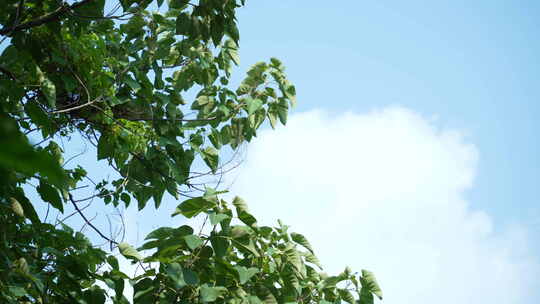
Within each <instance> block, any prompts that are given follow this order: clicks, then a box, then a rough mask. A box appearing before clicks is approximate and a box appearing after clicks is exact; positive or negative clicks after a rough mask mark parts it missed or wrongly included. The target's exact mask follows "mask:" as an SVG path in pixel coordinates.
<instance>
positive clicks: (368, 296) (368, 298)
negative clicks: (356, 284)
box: [359, 287, 374, 304]
mask: <svg viewBox="0 0 540 304" xmlns="http://www.w3.org/2000/svg"><path fill="white" fill-rule="evenodd" d="M359 302H360V304H373V302H374V301H373V293H371V291H369V288H364V287H362V288H361V289H360V298H359Z"/></svg>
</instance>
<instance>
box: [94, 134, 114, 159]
mask: <svg viewBox="0 0 540 304" xmlns="http://www.w3.org/2000/svg"><path fill="white" fill-rule="evenodd" d="M115 148H116V146H115V140H114V137H112V136H111V134H109V133H103V134H101V136H100V137H99V141H98V145H97V159H98V160H100V159H105V158H108V157H113V156H114V151H115Z"/></svg>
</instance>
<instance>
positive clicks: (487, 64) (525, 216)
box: [239, 1, 540, 239]
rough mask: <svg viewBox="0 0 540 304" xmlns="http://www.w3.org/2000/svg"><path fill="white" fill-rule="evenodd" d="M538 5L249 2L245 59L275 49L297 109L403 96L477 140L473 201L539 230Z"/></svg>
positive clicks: (363, 106) (346, 107)
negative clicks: (296, 99)
mask: <svg viewBox="0 0 540 304" xmlns="http://www.w3.org/2000/svg"><path fill="white" fill-rule="evenodd" d="M539 15H540V4H539V3H538V2H535V1H344V2H340V3H339V4H338V3H333V4H331V5H330V4H329V3H328V2H327V1H325V2H323V1H310V2H309V4H307V3H306V2H303V1H279V2H275V1H273V2H269V1H258V2H257V1H251V2H250V3H248V5H247V6H246V7H245V8H244V9H242V10H240V14H239V21H240V30H241V34H242V36H241V57H242V64H243V66H244V67H246V66H249V65H250V64H252V63H253V62H256V61H260V60H263V59H266V58H268V57H270V56H276V57H278V58H280V59H282V60H283V61H284V63H285V65H286V66H287V72H288V75H289V77H290V78H291V79H292V81H293V82H294V83H295V84H296V86H297V92H298V97H299V101H300V102H299V106H298V108H297V109H296V110H295V111H297V112H302V111H305V110H310V109H313V108H321V109H325V110H327V111H330V112H343V111H356V112H362V111H366V110H369V109H373V108H377V107H384V106H387V105H401V106H404V107H407V108H410V109H412V110H415V111H417V112H419V113H421V114H423V115H426V116H435V117H437V119H438V125H439V126H441V127H452V128H457V129H460V130H462V131H463V132H465V133H466V134H467V135H468V136H469V139H470V141H471V142H473V143H474V144H475V145H476V146H477V147H478V149H479V153H480V159H479V163H478V165H479V167H478V172H477V178H476V181H475V186H474V187H473V188H472V189H471V190H470V191H469V192H468V193H467V195H468V196H469V197H470V199H471V201H473V202H474V203H473V204H472V206H473V208H479V209H482V210H488V211H489V212H490V214H492V215H493V216H494V217H495V218H496V221H497V225H505V224H509V223H512V222H520V223H527V225H530V227H531V230H532V231H534V233H535V234H536V237H537V239H538V237H540V222H539V217H540V201H539V200H540V199H539V197H540V187H539V186H538V180H539V179H540V158H539V157H538V155H539V154H540V141H539V140H538V136H537V134H536V132H537V131H538V130H540V125H539V124H540V122H539V121H538V120H537V119H536V118H537V117H538V116H539V114H540V105H539V102H538V100H539V97H540V91H539V89H540V61H539V60H538V54H539V53H540V38H539V36H538V29H539V27H540V21H539V19H538V16H539Z"/></svg>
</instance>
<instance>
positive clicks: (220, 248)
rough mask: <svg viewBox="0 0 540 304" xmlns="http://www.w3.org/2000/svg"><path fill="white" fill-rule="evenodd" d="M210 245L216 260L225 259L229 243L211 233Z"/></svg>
mask: <svg viewBox="0 0 540 304" xmlns="http://www.w3.org/2000/svg"><path fill="white" fill-rule="evenodd" d="M210 244H212V248H213V249H214V253H215V254H216V257H217V258H218V259H222V258H223V257H225V255H226V254H227V249H228V248H229V241H228V240H227V239H226V238H225V237H223V236H221V235H218V234H215V233H212V236H211V238H210Z"/></svg>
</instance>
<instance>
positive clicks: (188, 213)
mask: <svg viewBox="0 0 540 304" xmlns="http://www.w3.org/2000/svg"><path fill="white" fill-rule="evenodd" d="M215 205H216V203H214V202H212V201H210V200H207V199H204V198H202V197H196V198H192V199H188V200H185V201H183V202H182V203H181V204H180V205H178V207H176V210H175V212H174V213H173V214H172V216H176V215H178V214H182V215H183V216H185V217H187V218H192V217H194V216H196V215H197V214H199V213H201V212H205V211H207V210H208V209H211V208H213V207H214V206H215Z"/></svg>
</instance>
